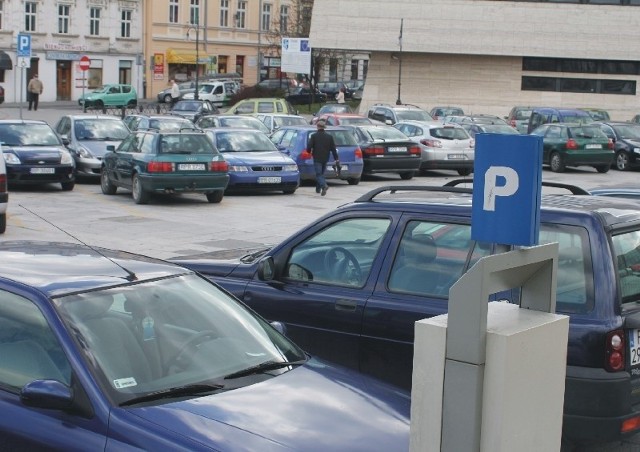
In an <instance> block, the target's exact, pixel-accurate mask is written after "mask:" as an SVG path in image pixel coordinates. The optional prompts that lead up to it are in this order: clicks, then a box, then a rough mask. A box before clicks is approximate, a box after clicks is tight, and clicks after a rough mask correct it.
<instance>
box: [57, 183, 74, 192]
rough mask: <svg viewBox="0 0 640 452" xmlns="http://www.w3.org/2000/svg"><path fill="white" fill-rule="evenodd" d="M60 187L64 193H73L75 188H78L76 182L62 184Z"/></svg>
mask: <svg viewBox="0 0 640 452" xmlns="http://www.w3.org/2000/svg"><path fill="white" fill-rule="evenodd" d="M60 185H61V186H62V191H71V190H73V187H75V186H76V183H75V182H60Z"/></svg>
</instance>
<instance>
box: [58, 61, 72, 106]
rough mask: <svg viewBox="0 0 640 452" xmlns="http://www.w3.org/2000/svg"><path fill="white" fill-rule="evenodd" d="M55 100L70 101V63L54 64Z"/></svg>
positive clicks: (60, 62) (59, 62)
mask: <svg viewBox="0 0 640 452" xmlns="http://www.w3.org/2000/svg"><path fill="white" fill-rule="evenodd" d="M56 99H57V100H71V61H58V62H57V63H56Z"/></svg>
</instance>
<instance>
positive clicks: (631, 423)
mask: <svg viewBox="0 0 640 452" xmlns="http://www.w3.org/2000/svg"><path fill="white" fill-rule="evenodd" d="M639 428H640V416H636V417H632V418H631V419H625V420H624V421H623V422H622V425H621V426H620V433H629V432H633V431H635V430H638V429H639Z"/></svg>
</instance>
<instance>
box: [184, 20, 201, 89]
mask: <svg viewBox="0 0 640 452" xmlns="http://www.w3.org/2000/svg"><path fill="white" fill-rule="evenodd" d="M191 30H195V32H196V86H195V88H196V90H195V92H194V93H193V98H194V99H195V100H198V99H199V98H200V96H199V95H198V66H199V63H200V53H199V52H200V38H199V36H200V26H199V25H198V22H197V18H196V23H195V24H193V26H191V27H189V28H187V40H188V39H189V32H190V31H191Z"/></svg>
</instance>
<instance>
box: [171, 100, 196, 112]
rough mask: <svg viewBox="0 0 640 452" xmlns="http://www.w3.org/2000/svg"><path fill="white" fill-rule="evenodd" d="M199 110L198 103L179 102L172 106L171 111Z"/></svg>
mask: <svg viewBox="0 0 640 452" xmlns="http://www.w3.org/2000/svg"><path fill="white" fill-rule="evenodd" d="M199 108H200V102H197V101H196V102H189V101H180V102H178V103H176V104H175V105H174V106H173V108H172V110H173V111H198V109H199Z"/></svg>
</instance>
